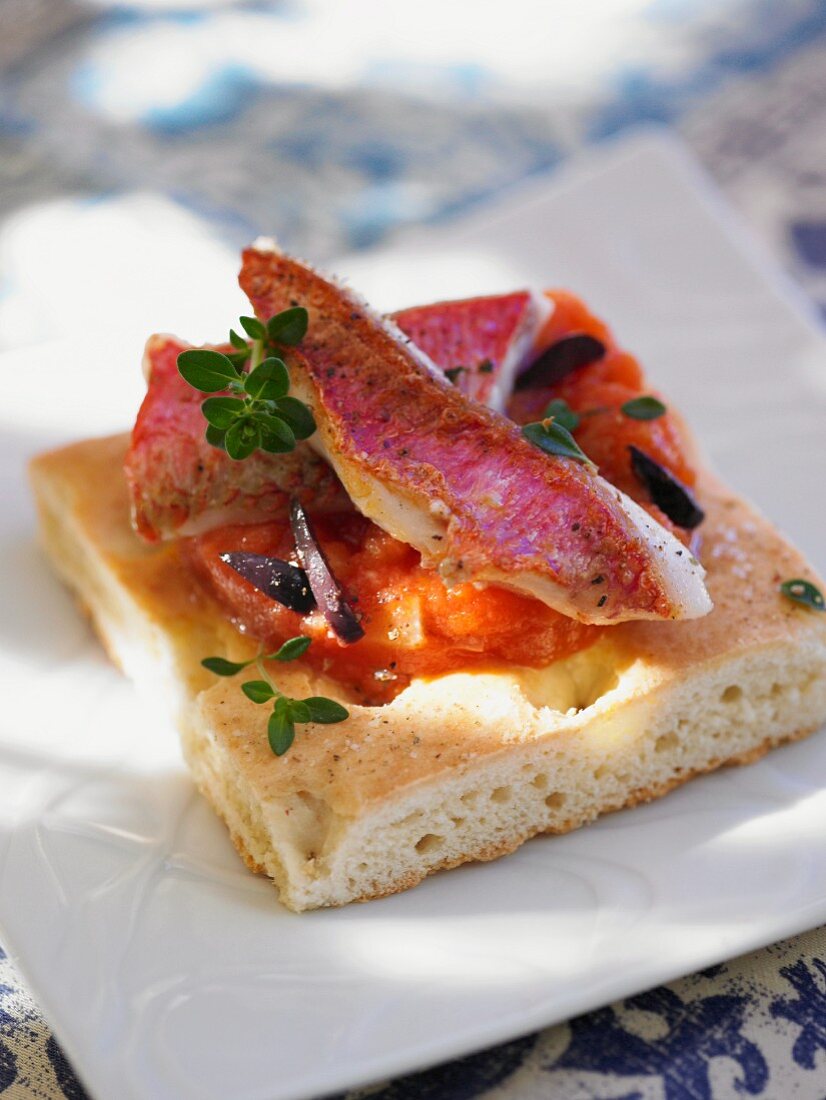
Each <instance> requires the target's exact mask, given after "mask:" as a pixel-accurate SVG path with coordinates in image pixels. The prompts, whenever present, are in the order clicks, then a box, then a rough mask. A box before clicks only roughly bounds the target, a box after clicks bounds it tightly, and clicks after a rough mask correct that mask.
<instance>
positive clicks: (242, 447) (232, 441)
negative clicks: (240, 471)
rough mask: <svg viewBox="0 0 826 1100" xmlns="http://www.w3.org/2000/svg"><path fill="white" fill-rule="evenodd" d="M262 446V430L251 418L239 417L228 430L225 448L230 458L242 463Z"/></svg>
mask: <svg viewBox="0 0 826 1100" xmlns="http://www.w3.org/2000/svg"><path fill="white" fill-rule="evenodd" d="M260 445H261V430H260V428H259V427H258V425H257V424H256V423H255V422H254V421H253V420H252V419H251V418H249V417H238V419H237V420H234V421H233V422H232V426H231V427H230V428H228V429H227V434H226V436H225V438H224V446H225V447H226V451H227V454H228V455H229V457H230V458H234V459H235V460H236V462H241V461H242V460H243V459H245V458H249V456H250V455H251V454H252V452H253V451H255V450H257V449H258V447H259V446H260Z"/></svg>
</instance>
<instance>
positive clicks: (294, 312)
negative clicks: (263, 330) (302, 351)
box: [267, 306, 309, 348]
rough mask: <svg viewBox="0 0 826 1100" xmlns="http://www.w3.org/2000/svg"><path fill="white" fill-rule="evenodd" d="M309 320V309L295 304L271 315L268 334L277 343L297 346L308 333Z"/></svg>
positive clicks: (268, 322)
mask: <svg viewBox="0 0 826 1100" xmlns="http://www.w3.org/2000/svg"><path fill="white" fill-rule="evenodd" d="M308 321H309V317H308V315H307V310H306V309H304V307H303V306H293V307H292V309H285V310H282V312H281V313H276V315H275V316H274V317H270V319H269V321H267V335H268V336H269V338H270V340H274V341H275V342H276V343H277V344H286V345H287V347H290V348H292V347H295V345H296V344H300V343H301V341H302V340H303V339H304V337H305V336H306V335H307V324H308Z"/></svg>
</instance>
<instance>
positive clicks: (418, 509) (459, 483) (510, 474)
mask: <svg viewBox="0 0 826 1100" xmlns="http://www.w3.org/2000/svg"><path fill="white" fill-rule="evenodd" d="M240 282H241V287H242V289H243V290H244V291H245V292H246V293H247V294H248V296H249V298H250V300H251V301H252V304H253V307H254V308H255V311H256V313H258V314H259V316H261V317H264V318H266V317H270V316H272V315H273V314H275V313H277V312H279V311H280V310H282V309H286V308H288V307H289V306H292V305H301V306H304V307H305V308H306V309H307V310H308V312H309V329H308V333H307V336H306V337H305V339H304V340H303V341H302V343H301V344H300V345H299V348H298V349H297V351H296V352H294V353H292V354H291V355H290V357H289V363H290V367H291V377H292V387H293V391H294V392H295V393H296V395H297V396H298V397H300V398H301V399H302V400H304V401H306V402H307V403H308V404H309V405H310V406H311V407H312V409H313V412H314V414H315V417H316V421H317V423H318V426H319V430H318V431H317V432H316V433H315V435H314V436H313V437H312V438H311V440H310V443H311V444H312V445H313V446H315V447H316V449H317V450H318V451H319V452H320V453H321V454H323V455H324V456H325V457H326V458H327V459H328V461H329V462H330V463H331V465H332V466H333V468H334V469H335V471H336V473H337V474H338V475H339V477H340V479H341V481H342V483H343V485H344V487H345V489H346V490H347V493H348V494H349V496H350V498H351V500H352V501H353V503H354V504H355V505H356V507H357V508H358V509H359V510H360V511H361V512H363V513H364V515H366V516H368V517H369V518H370V519H372V520H373V521H374V522H375V523H377V524H378V525H379V526H380V527H382V528H384V529H385V530H386V531H388V532H389V534H391V535H393V536H394V537H395V538H397V539H399V540H401V541H403V542H406V543H408V544H409V545H411V546H413V547H415V548H416V549H417V550H418V551H419V552H420V553H421V554H422V557H423V561H424V563H425V564H426V565H429V566H433V567H436V568H438V570H439V572H440V573H441V575H442V576H443V578H444V579H445V581H446V582H447V583H448V584H451V583H459V582H465V581H478V582H487V583H492V584H499V585H503V586H505V587H508V588H512V589H515V590H517V591H520V592H525V593H527V594H528V595H531V596H535V597H536V598H538V599H540V600H542V601H543V602H545V603H547V604H548V605H549V606H551V607H553V608H555V609H556V610H558V611H561V612H562V613H563V614H566V615H569V616H571V617H572V618H576V619H579V620H581V621H583V622H593V623H611V622H620V621H622V620H625V619H645V618H661V619H680V618H693V617H697V616H699V615H703V614H705V613H706V612H707V611H708V610H709V609H710V607H711V602H710V600H709V597H708V594H707V592H706V589H705V586H704V584H703V579H702V578H703V570H702V567H701V566H700V565H699V564H698V563H697V562H696V561H694V560H693V559H692V558H691V557H690V555H689V554H687V553H686V552H685V547H684V546H682V545H681V544H680V543H679V542H677V540H676V539H674V538H673V537H672V536H671V535H670V534H668V533H667V532H666V531H665V530H664V529H663V528H662V527H660V526H659V524H657V523H656V521H654V520H653V519H652V518H651V517H650V516H648V515H647V514H646V513H645V512H644V511H643V510H642V509H641V508H640V507H639V505H637V504H635V503H634V502H632V501H631V500H629V499H628V498H627V497H625V496H624V495H623V494H622V493H620V492H619V491H618V490H617V489H615V488H614V487H612V486H611V485H609V484H608V483H607V482H606V481H604V480H603V479H602V478H600V477H599V476H598V475H596V474H595V473H594V472H593V471H592V470H591V469H590V468H589V467H587V466H583V465H580V464H577V463H576V462H574V461H573V460H571V459H564V458H556V457H553V456H550V455H547V454H545V453H544V452H543V451H541V450H539V449H538V448H537V447H535V446H534V445H533V444H531V443H529V442H528V441H527V440H526V439H524V438H523V436H522V434H521V432H520V429H519V428H518V427H517V426H516V425H515V424H512V423H511V422H510V421H508V420H506V419H505V417H503V416H500V415H499V414H498V413H496V412H493V411H492V410H490V409H488V408H485V407H483V406H482V405H480V404H477V403H476V402H473V401H468V400H467V398H466V397H464V396H463V394H462V393H460V392H459V391H458V390H457V389H456V388H455V387H454V386H452V385H451V384H450V383H449V382H447V381H446V380H445V378H444V376H443V375H442V374H441V372H440V371H439V370H438V369H437V368H436V367H435V366H434V365H433V364H432V362H431V361H430V360H429V359H428V358H427V357H426V356H425V355H423V354H422V353H421V352H420V351H419V350H418V349H417V348H416V347H415V346H413V345H411V344H410V343H409V342H407V341H406V340H405V338H404V337H403V336H402V334H401V333H400V332H399V330H398V328H397V327H396V326H395V325H393V324H392V323H389V322H386V321H383V320H382V319H381V318H379V317H378V316H377V315H376V314H374V313H372V312H371V311H370V310H369V309H368V308H367V307H366V305H365V304H364V303H363V302H362V301H361V300H360V299H358V298H357V297H356V296H355V295H354V294H352V293H351V292H349V291H347V290H345V289H343V288H342V287H341V286H338V285H336V284H335V283H332V282H330V281H328V280H326V279H324V278H322V277H321V276H320V275H318V274H317V273H316V272H315V271H313V270H312V269H311V268H309V267H307V266H306V265H304V264H302V263H300V262H298V261H296V260H294V259H291V258H290V257H288V256H285V255H283V254H282V253H280V252H278V251H275V250H265V249H263V248H253V249H248V250H247V251H246V252H245V253H244V262H243V267H242V270H241V276H240Z"/></svg>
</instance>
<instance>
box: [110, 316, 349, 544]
mask: <svg viewBox="0 0 826 1100" xmlns="http://www.w3.org/2000/svg"><path fill="white" fill-rule="evenodd" d="M189 347H191V345H190V344H187V343H184V342H183V341H181V340H178V339H176V338H175V337H174V336H150V338H149V340H148V341H147V344H146V349H145V351H144V371H145V373H146V376H147V384H148V388H147V392H146V397H145V398H144V401H143V404H142V405H141V408H140V411H139V413H138V418H137V421H136V423H135V427H134V429H133V431H132V439H131V443H130V446H129V450H128V452H127V456H126V462H125V467H124V468H125V473H126V480H127V484H128V486H129V492H130V498H131V503H132V519H133V525H134V527H135V530H136V531H137V532H138V533H139V534H140V535H142V536H143V538H145V539H147V540H148V541H150V542H156V541H158V540H159V539H164V538H175V537H179V536H184V535H196V534H200V533H201V532H203V531H207V530H209V529H210V528H212V527H217V526H220V525H222V524H225V523H246V522H254V521H255V520H256V519H266V518H278V517H284V518H285V519H286V518H287V517H288V515H289V506H290V498H291V497H292V496H295V497H298V499H299V500H300V501H301V502H302V504H304V505H305V507H308V508H312V509H313V510H314V511H316V512H327V511H349V510H351V509H352V505H351V504H350V501H349V499H348V497H347V495H346V493H345V492H344V490H343V489H342V487H341V483H340V482H339V480H338V478H337V477H336V475H335V474H334V473H333V471H332V470H331V468H330V467H329V466H328V465H327V463H326V462H325V461H324V460H323V459H322V458H319V456H318V455H317V454H315V452H314V451H312V450H311V449H310V448H309V447H308V446H307V445H306V444H305V443H299V444H298V445H297V446H296V449H295V451H293V452H291V453H289V454H265V453H264V452H262V451H257V452H256V453H255V454H254V455H252V456H250V458H248V459H246V460H245V461H244V462H233V460H232V459H231V458H229V457H228V456H227V455H226V454H225V452H224V451H221V450H218V448H217V447H213V446H211V445H210V444H209V443H207V441H206V439H205V438H204V431H205V428H206V421H205V420H204V416H203V413H202V412H201V403H202V401H203V400H204V395H203V394H201V393H199V392H198V391H197V390H194V389H193V388H192V387H191V386H189V385H188V384H187V383H186V382H185V381H184V380H183V378H182V377H181V376H180V374H179V373H178V365H177V360H178V355H179V354H180V353H181V352H182V351H185V350H186V349H187V348H189ZM220 350H226V349H220Z"/></svg>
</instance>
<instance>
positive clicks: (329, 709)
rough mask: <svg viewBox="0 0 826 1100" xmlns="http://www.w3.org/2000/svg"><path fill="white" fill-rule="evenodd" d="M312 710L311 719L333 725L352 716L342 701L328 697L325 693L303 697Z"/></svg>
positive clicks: (308, 707)
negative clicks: (338, 701)
mask: <svg viewBox="0 0 826 1100" xmlns="http://www.w3.org/2000/svg"><path fill="white" fill-rule="evenodd" d="M302 702H303V703H305V704H306V706H307V709H308V710H309V712H310V721H311V722H318V723H320V724H322V725H325V726H328V725H332V724H333V723H334V722H343V721H344V720H345V718H349V717H350V712H349V710H347V709H346V708H345V707H343V706H342V705H341V703H337V702H336V701H335V700H334V699H326V698H325V697H324V696H323V695H313V696H311V697H310V698H309V699H302Z"/></svg>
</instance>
